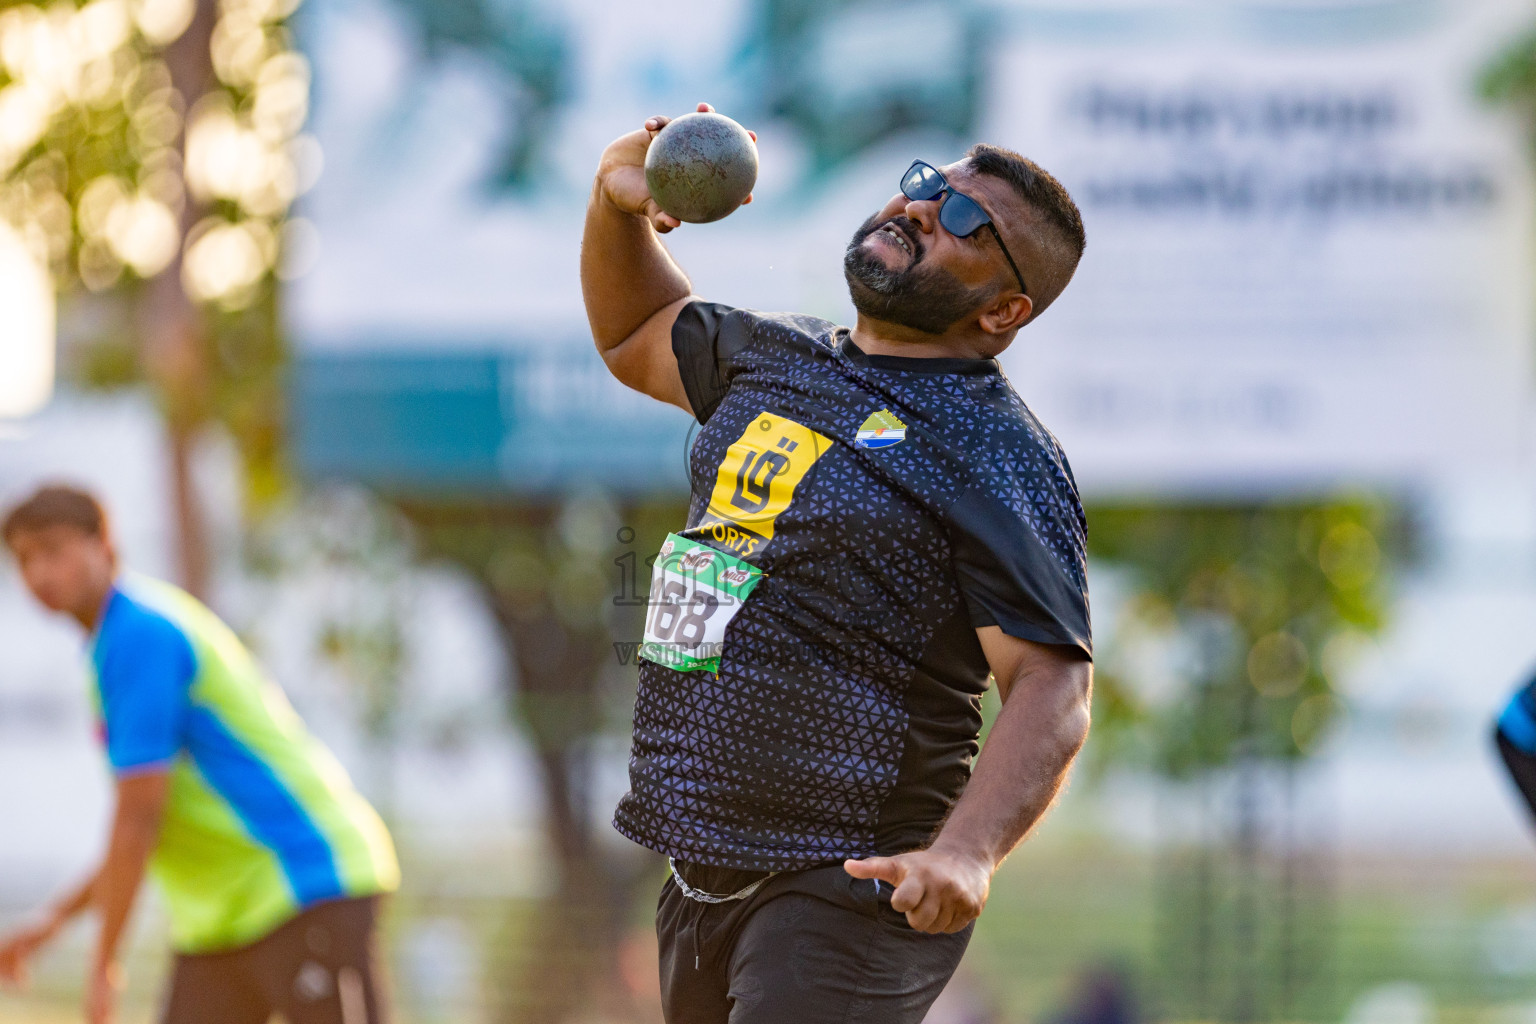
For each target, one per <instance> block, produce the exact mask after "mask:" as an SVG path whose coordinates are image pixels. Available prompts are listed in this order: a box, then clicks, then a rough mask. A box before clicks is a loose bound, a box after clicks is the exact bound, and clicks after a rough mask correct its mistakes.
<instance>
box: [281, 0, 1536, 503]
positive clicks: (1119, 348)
mask: <svg viewBox="0 0 1536 1024" xmlns="http://www.w3.org/2000/svg"><path fill="white" fill-rule="evenodd" d="M444 3H447V4H448V5H449V6H454V5H455V4H457V5H458V6H465V4H464V3H463V2H461V0H439V2H438V3H436V4H434V3H433V2H432V0H394V2H393V3H389V4H386V3H384V2H383V0H311V2H310V3H309V4H307V5H306V7H305V11H306V15H305V18H306V22H305V26H304V33H303V36H304V40H305V45H306V47H307V48H308V49H309V51H310V53H311V55H312V57H313V60H314V63H315V68H316V82H317V87H316V98H317V108H316V119H315V122H314V124H315V131H316V133H317V134H318V135H319V137H320V141H321V143H322V144H323V146H324V150H325V154H326V172H325V175H324V177H323V178H322V179H321V184H320V186H319V188H318V189H317V190H316V192H315V193H314V194H313V195H312V196H311V197H310V198H309V199H308V200H307V201H306V207H305V212H306V215H307V216H309V217H310V218H312V219H313V220H314V222H315V223H316V224H317V225H318V228H319V235H320V239H321V245H320V249H319V251H320V253H321V256H320V258H319V261H318V264H317V265H316V266H315V268H314V270H313V272H311V273H310V274H309V275H308V276H306V277H304V278H302V279H301V280H300V281H299V282H298V283H297V286H296V290H295V292H294V294H293V301H292V303H291V309H292V311H293V316H294V325H295V327H296V328H297V333H298V335H299V339H300V343H301V350H309V351H314V350H316V349H325V350H326V351H328V352H332V353H334V352H337V351H345V350H348V349H354V350H358V351H360V352H366V351H368V350H378V349H380V348H388V347H390V346H396V347H399V346H402V345H404V346H408V347H416V348H419V347H421V346H424V345H425V346H440V347H444V348H453V347H458V348H464V347H466V346H468V347H476V346H480V347H484V346H487V345H490V346H497V345H502V346H517V345H525V346H526V345H532V346H544V347H548V346H552V345H565V344H574V345H577V346H581V345H582V344H584V343H583V342H582V340H581V339H582V337H583V333H584V327H585V320H584V316H583V313H582V306H581V297H580V289H579V284H578V281H577V253H578V244H579V238H580V231H581V220H582V214H583V210H584V206H585V201H586V197H587V192H588V188H589V183H590V180H591V179H590V175H591V172H592V170H593V168H594V166H595V163H596V159H597V155H598V153H599V151H600V149H601V147H602V145H603V143H604V142H605V141H606V140H608V139H610V138H612V137H614V136H615V135H617V134H618V133H620V132H622V131H625V130H628V129H631V128H633V127H635V126H637V125H638V124H639V123H640V121H641V120H643V118H644V117H645V116H646V115H648V114H651V113H656V112H665V111H672V112H681V111H683V110H686V109H689V108H690V107H691V105H692V103H694V102H695V101H697V100H699V99H711V100H714V101H715V102H716V103H717V104H718V105H719V106H720V107H721V109H722V110H724V111H726V112H728V113H732V114H734V115H735V116H737V117H739V118H740V119H741V120H743V121H744V122H746V123H747V124H748V125H749V126H751V127H754V128H756V129H757V130H758V131H759V133H760V135H761V139H762V141H761V153H762V166H763V171H762V177H761V179H760V182H759V187H758V190H757V198H758V202H756V203H754V204H753V205H752V206H750V207H747V208H746V209H744V210H742V211H741V212H740V213H738V214H735V215H733V216H732V217H730V218H729V219H727V220H725V221H723V222H720V223H719V224H714V225H707V226H688V227H685V228H684V229H682V230H680V231H678V232H676V233H674V234H673V235H671V236H669V240H668V244H669V245H670V246H671V247H672V248H673V251H674V252H675V253H677V254H678V256H679V258H680V260H681V261H682V262H683V264H684V266H685V267H686V268H687V269H688V270H689V272H690V273H691V274H693V275H694V284H695V288H696V290H697V291H699V292H700V293H701V294H704V295H706V296H707V297H709V298H711V299H716V300H719V301H724V302H730V303H733V304H736V305H743V306H755V307H758V308H766V309H794V310H798V311H802V312H808V313H815V314H818V315H822V316H828V317H831V318H834V319H838V320H842V321H843V322H847V319H848V318H849V317H850V316H851V314H852V310H851V308H850V307H849V305H848V302H847V297H846V291H845V288H844V285H843V281H842V272H841V257H842V250H843V246H844V245H845V244H846V241H847V239H848V237H849V235H850V234H851V233H852V232H853V230H854V229H855V228H856V227H857V226H858V224H859V223H860V222H861V221H862V220H863V219H864V218H865V217H866V216H868V215H869V214H870V213H871V212H873V211H874V210H875V209H877V208H878V207H879V206H880V205H881V204H882V203H883V202H884V201H885V200H886V199H887V198H888V197H889V196H890V195H891V194H892V193H893V192H894V191H895V185H896V179H897V177H898V176H899V174H900V172H901V171H902V170H903V169H904V168H905V167H906V166H907V164H908V163H909V162H910V160H911V159H912V158H913V157H914V156H922V157H924V158H926V159H928V160H930V161H934V162H938V161H943V160H949V159H954V158H955V157H957V156H958V155H959V154H960V153H961V152H962V151H963V149H964V148H965V146H966V145H967V144H969V143H970V142H972V141H975V140H977V139H987V140H991V141H996V142H999V143H1001V144H1004V145H1008V146H1012V147H1014V148H1017V149H1020V150H1022V151H1024V152H1026V153H1027V154H1029V155H1031V156H1033V157H1035V158H1036V159H1038V160H1039V161H1040V162H1041V163H1042V164H1044V165H1045V166H1046V167H1047V168H1049V169H1051V170H1052V171H1053V172H1055V173H1057V174H1058V175H1059V176H1060V177H1061V178H1062V179H1063V180H1064V181H1065V182H1066V183H1067V184H1068V186H1069V187H1070V188H1071V189H1072V191H1073V192H1074V194H1075V195H1076V196H1077V197H1078V199H1079V201H1080V203H1081V205H1082V208H1083V211H1084V215H1085V219H1086V221H1087V226H1088V234H1089V250H1088V255H1087V258H1086V259H1085V261H1084V263H1083V266H1082V268H1081V271H1080V273H1079V277H1078V279H1077V280H1076V281H1075V282H1074V283H1073V285H1072V287H1071V288H1070V289H1069V290H1068V291H1067V293H1066V295H1065V296H1063V298H1062V299H1061V300H1060V301H1059V302H1058V303H1057V305H1056V306H1055V307H1054V308H1052V309H1051V310H1050V311H1049V312H1048V313H1047V314H1046V315H1045V316H1044V317H1042V318H1041V320H1040V322H1039V323H1038V324H1036V325H1033V326H1031V327H1029V328H1028V329H1026V330H1025V331H1024V332H1023V333H1022V334H1021V336H1020V338H1019V340H1018V341H1017V342H1016V344H1015V346H1014V348H1013V349H1012V350H1010V352H1009V353H1007V354H1006V356H1005V360H1004V361H1005V365H1006V366H1007V368H1008V370H1009V373H1010V375H1011V376H1012V378H1013V379H1014V381H1015V384H1016V385H1017V386H1018V387H1019V389H1020V391H1021V392H1022V393H1023V394H1024V396H1025V398H1026V399H1027V400H1028V401H1029V402H1030V403H1031V405H1032V406H1033V407H1034V408H1035V409H1036V410H1037V412H1038V413H1039V414H1040V415H1041V417H1042V419H1043V420H1044V421H1045V422H1046V423H1047V424H1048V425H1049V426H1051V427H1052V429H1054V430H1055V431H1056V433H1057V434H1058V435H1059V436H1060V437H1061V439H1062V441H1063V442H1064V443H1065V445H1066V448H1067V451H1068V453H1069V455H1070V456H1071V458H1072V461H1073V465H1074V467H1075V468H1076V470H1077V472H1078V475H1079V478H1080V479H1081V480H1082V481H1083V483H1084V485H1085V489H1086V490H1087V491H1088V493H1089V494H1090V495H1110V494H1114V493H1139V492H1154V493H1195V494H1201V493H1218V492H1222V491H1233V490H1248V491H1273V490H1278V489H1284V488H1288V487H1294V486H1336V485H1340V484H1353V483H1382V484H1388V485H1400V484H1414V483H1418V482H1424V481H1428V480H1433V479H1435V478H1438V477H1441V476H1444V475H1446V474H1451V473H1458V472H1463V471H1466V470H1468V469H1474V470H1477V471H1482V470H1485V469H1486V470H1494V471H1513V470H1515V469H1516V468H1517V467H1520V466H1522V465H1523V464H1524V459H1525V456H1526V447H1527V442H1528V440H1529V437H1530V424H1529V417H1530V410H1531V406H1532V379H1533V369H1532V358H1531V340H1532V339H1531V316H1530V313H1531V310H1530V308H1529V307H1530V284H1531V281H1532V275H1533V273H1536V264H1533V259H1532V253H1531V243H1532V232H1533V228H1536V224H1533V217H1532V201H1531V184H1530V180H1529V171H1528V168H1527V163H1526V158H1525V142H1524V139H1523V137H1522V135H1521V132H1520V130H1519V126H1518V125H1517V123H1516V122H1515V121H1514V119H1513V118H1512V117H1510V116H1509V115H1508V114H1507V113H1505V112H1501V111H1498V110H1495V109H1493V108H1491V107H1489V106H1488V105H1487V104H1485V103H1484V102H1483V101H1481V100H1480V99H1479V98H1478V96H1477V92H1476V80H1477V76H1478V73H1479V72H1480V70H1481V69H1482V68H1483V67H1485V66H1486V65H1487V64H1488V62H1489V61H1490V60H1491V59H1492V57H1493V56H1494V55H1496V54H1497V53H1498V51H1499V49H1500V48H1501V46H1503V45H1505V44H1506V42H1507V40H1509V39H1510V38H1512V37H1513V36H1514V34H1515V33H1516V32H1517V31H1518V30H1523V29H1524V28H1526V27H1527V22H1529V21H1531V20H1533V19H1536V14H1533V13H1532V12H1531V11H1530V10H1528V9H1527V5H1526V4H1525V3H1523V2H1520V0H1458V2H1456V3H1449V2H1437V0H1368V2H1361V0H1311V2H1307V3H1273V4H1259V3H1244V4H1228V3H1209V2H1192V0H1191V2H1184V3H1150V2H1139V3H1138V2H1127V0H1121V2H1119V3H1104V2H1100V3H1094V2H1090V0H1081V2H1074V3H1070V4H1068V3H1061V4H1054V5H1051V4H1037V3H1023V4H1002V5H998V6H995V7H984V6H981V5H979V4H977V3H975V2H966V0H957V2H955V3H948V4H935V3H925V2H888V3H876V2H868V3H863V4H853V5H848V4H844V5H827V8H826V9H825V10H824V9H822V8H820V7H815V8H806V7H805V6H804V5H800V4H795V3H789V2H787V0H752V2H748V0H709V2H705V0H658V3H657V4H655V5H621V4H613V3H608V2H599V0H584V2H580V3H571V4H553V3H541V2H537V0H505V2H504V3H502V4H501V5H500V7H498V10H500V9H501V8H506V10H507V11H510V12H512V13H510V14H506V17H505V22H506V24H505V25H502V29H504V30H505V31H504V32H503V34H502V36H498V35H497V34H496V33H495V32H494V31H491V30H490V29H486V30H485V31H483V32H482V31H480V30H477V32H478V33H479V34H478V35H476V37H475V38H474V39H472V40H469V41H465V40H463V39H458V38H457V37H456V36H454V35H453V33H452V31H451V30H452V28H453V24H454V23H453V22H452V20H451V19H449V20H447V21H444V20H442V19H440V18H437V17H436V15H435V14H434V13H433V12H435V11H437V10H438V9H439V8H440V7H441V6H442V4H444ZM467 8H474V9H476V10H479V9H480V8H479V6H477V5H475V4H468V5H467ZM467 8H466V9H467ZM413 12H414V13H413ZM503 13H505V12H503ZM657 24H667V25H671V26H676V32H675V33H674V34H673V35H671V36H669V37H668V40H667V43H666V44H665V45H661V44H654V45H653V44H652V43H650V42H637V40H649V39H651V38H652V36H653V35H654V27H655V25H657ZM445 26H446V27H445ZM903 26H905V27H906V28H910V29H912V30H914V31H918V30H921V31H922V32H925V33H927V34H926V35H925V36H924V38H930V37H931V38H933V39H936V40H939V41H940V42H941V43H942V48H943V49H944V54H945V56H944V59H943V60H938V61H933V62H931V63H929V64H923V65H922V66H917V65H914V64H913V63H912V62H911V61H910V59H908V58H910V57H911V56H912V50H911V47H912V45H913V44H912V43H911V42H910V40H911V39H912V38H914V37H913V36H912V35H911V34H910V33H904V31H895V29H901V28H902V27H903ZM877 28H879V29H880V30H878V31H877V30H876V29H877ZM503 36H504V37H505V38H503ZM498 40H499V41H498ZM893 55H895V56H899V57H901V58H902V59H901V60H893ZM530 154H533V156H530ZM509 182H510V183H511V185H510V187H503V186H506V185H507V183H509ZM498 188H499V189H500V190H499V191H498ZM591 358H592V359H593V361H594V366H598V365H599V364H597V363H596V356H595V355H594V356H592V357H591ZM609 387H610V390H611V391H612V392H613V394H612V395H610V397H611V398H613V399H614V400H613V401H608V400H606V399H605V400H603V401H602V402H601V403H600V405H601V407H602V408H610V409H617V408H619V404H618V402H617V397H616V396H617V394H618V391H617V389H618V385H616V384H611V385H609ZM676 415H677V416H679V417H681V416H682V415H683V414H681V413H677V414H676Z"/></svg>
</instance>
